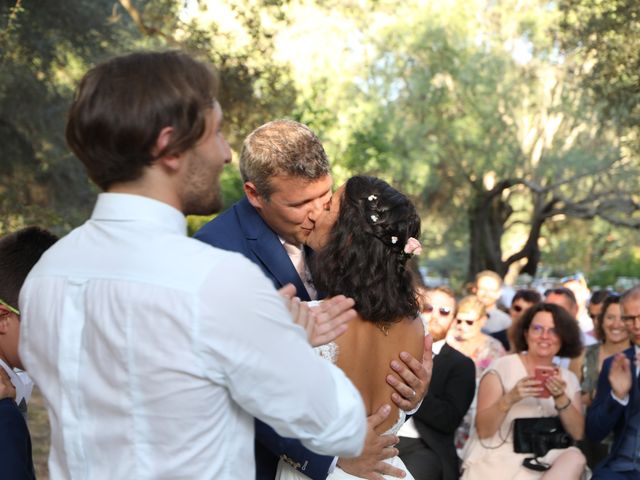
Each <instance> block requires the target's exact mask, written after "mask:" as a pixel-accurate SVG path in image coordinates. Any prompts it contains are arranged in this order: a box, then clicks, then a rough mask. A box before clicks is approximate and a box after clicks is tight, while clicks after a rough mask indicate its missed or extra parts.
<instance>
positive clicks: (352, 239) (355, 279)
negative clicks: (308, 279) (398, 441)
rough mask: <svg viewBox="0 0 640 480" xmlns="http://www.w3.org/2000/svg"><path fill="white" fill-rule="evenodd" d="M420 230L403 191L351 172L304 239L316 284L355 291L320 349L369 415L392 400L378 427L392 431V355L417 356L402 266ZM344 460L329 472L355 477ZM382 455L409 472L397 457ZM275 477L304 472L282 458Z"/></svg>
mask: <svg viewBox="0 0 640 480" xmlns="http://www.w3.org/2000/svg"><path fill="white" fill-rule="evenodd" d="M419 235H420V219H419V217H418V215H417V213H416V210H415V207H414V206H413V204H412V203H411V202H410V201H409V199H408V198H407V197H405V196H404V195H403V194H401V193H400V192H398V191H397V190H395V189H393V188H392V187H391V186H390V185H389V184H387V183H386V182H384V181H382V180H380V179H377V178H373V177H366V176H356V177H352V178H351V179H349V180H348V181H347V183H346V184H345V185H343V186H342V187H340V188H339V189H338V190H337V191H336V192H335V193H334V195H333V197H332V198H331V202H330V204H329V205H328V206H327V207H326V208H325V211H324V212H323V213H322V214H321V215H320V216H319V217H318V219H317V220H316V223H315V227H314V230H313V231H312V232H311V234H310V235H309V237H308V241H307V244H308V245H309V246H310V247H311V248H313V249H314V250H315V252H316V254H315V256H314V259H313V261H312V264H311V271H312V274H313V280H314V284H315V286H316V288H317V289H318V290H319V291H322V292H324V293H325V294H326V295H327V296H334V295H339V294H344V295H346V296H348V297H351V298H353V299H354V300H355V301H356V305H355V309H356V311H357V313H358V316H357V317H356V319H354V320H352V321H351V323H350V324H349V328H348V330H347V331H346V333H344V334H343V335H341V336H340V337H338V339H337V340H336V341H335V342H332V343H331V344H329V345H325V346H323V347H321V354H322V355H323V356H324V357H326V358H327V359H329V360H331V361H332V362H334V363H336V364H337V365H338V366H339V367H340V368H341V369H342V370H343V371H344V372H345V373H346V375H347V376H348V377H349V378H350V379H351V381H352V382H353V384H354V385H355V386H356V388H357V389H358V390H359V392H360V394H361V396H362V399H363V400H364V403H365V408H366V410H367V415H370V414H372V413H373V412H376V411H377V410H378V409H379V408H380V407H381V406H382V405H385V404H388V405H390V406H391V413H390V414H389V416H388V417H387V419H386V420H385V421H384V422H383V423H382V424H380V425H379V426H378V427H377V429H376V431H377V433H378V434H382V433H389V434H394V435H395V434H396V433H397V432H398V430H399V429H400V426H402V424H403V423H404V420H405V412H404V411H402V410H400V409H399V408H398V407H397V406H396V405H395V404H394V403H393V402H391V394H392V393H393V389H392V388H391V387H390V386H389V385H388V384H387V383H386V377H387V375H388V374H391V373H392V372H391V371H390V369H389V364H390V362H391V361H392V360H394V359H395V360H396V361H397V360H398V359H399V354H400V352H402V351H406V352H409V353H410V354H411V355H413V356H414V357H415V358H421V357H422V349H423V343H424V331H423V326H422V322H421V320H420V317H419V316H418V305H417V301H416V295H415V293H414V289H413V284H412V281H411V276H410V273H409V271H407V270H406V269H405V265H406V262H407V260H408V259H409V258H410V257H411V255H412V254H417V253H419V250H420V244H419V243H418V241H417V240H416V238H417V237H418V236H419ZM341 461H342V459H340V460H339V461H338V465H337V468H336V469H335V470H334V472H333V473H332V474H331V475H330V476H329V477H328V479H331V480H338V479H353V478H356V477H354V476H352V475H350V474H349V473H347V472H345V471H344V470H342V469H341V468H340V465H341ZM347 461H348V459H347ZM387 463H390V464H392V465H393V466H394V467H396V468H400V469H401V470H403V471H404V472H406V476H405V479H413V477H412V476H411V474H410V473H409V472H408V470H407V469H406V468H405V467H404V465H403V464H402V461H401V460H400V459H399V457H397V456H396V457H393V458H391V459H389V460H387ZM276 478H277V479H279V480H287V479H302V478H307V477H305V476H304V475H303V474H301V473H298V472H297V471H295V470H294V469H293V468H292V467H290V466H289V465H288V464H287V463H286V462H284V461H282V460H281V461H280V464H279V466H278V474H277V475H276ZM384 478H391V477H387V476H384Z"/></svg>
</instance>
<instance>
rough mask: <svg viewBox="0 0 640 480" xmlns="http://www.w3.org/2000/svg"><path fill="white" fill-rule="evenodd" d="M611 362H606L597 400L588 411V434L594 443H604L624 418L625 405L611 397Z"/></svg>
mask: <svg viewBox="0 0 640 480" xmlns="http://www.w3.org/2000/svg"><path fill="white" fill-rule="evenodd" d="M611 360H612V359H611V358H608V359H607V360H605V362H604V365H603V367H602V371H601V372H600V376H599V377H598V389H597V390H596V398H595V399H594V400H593V403H592V404H591V406H590V407H589V408H588V409H587V421H586V425H585V427H586V434H587V437H589V439H590V440H593V441H594V442H600V441H602V440H603V439H604V438H605V437H606V436H607V435H608V434H609V432H611V431H612V430H613V428H614V427H615V426H616V424H617V423H618V422H619V421H620V419H621V418H622V417H624V409H625V407H624V405H621V404H620V403H618V402H617V401H615V400H614V398H613V397H612V396H611V384H610V383H609V370H610V369H611Z"/></svg>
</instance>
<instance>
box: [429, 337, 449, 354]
mask: <svg viewBox="0 0 640 480" xmlns="http://www.w3.org/2000/svg"><path fill="white" fill-rule="evenodd" d="M446 341H447V339H446V338H443V339H442V340H438V341H437V342H433V344H432V345H431V352H433V356H434V357H435V356H436V355H438V354H440V350H442V347H444V344H445V343H446Z"/></svg>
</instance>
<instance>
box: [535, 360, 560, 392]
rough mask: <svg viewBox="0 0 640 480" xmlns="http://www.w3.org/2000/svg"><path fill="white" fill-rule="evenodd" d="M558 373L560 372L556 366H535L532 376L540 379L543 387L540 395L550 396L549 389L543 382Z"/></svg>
mask: <svg viewBox="0 0 640 480" xmlns="http://www.w3.org/2000/svg"><path fill="white" fill-rule="evenodd" d="M558 373H560V370H559V369H558V367H536V368H535V373H534V378H535V379H536V380H539V381H540V383H541V384H542V388H543V390H542V393H540V395H539V396H540V397H542V398H549V397H550V396H551V392H550V391H549V389H547V386H546V385H545V383H546V381H547V378H549V377H553V376H555V375H558Z"/></svg>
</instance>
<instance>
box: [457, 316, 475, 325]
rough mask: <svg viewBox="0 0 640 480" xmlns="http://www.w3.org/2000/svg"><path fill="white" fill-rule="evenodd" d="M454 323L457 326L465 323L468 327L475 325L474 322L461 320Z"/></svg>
mask: <svg viewBox="0 0 640 480" xmlns="http://www.w3.org/2000/svg"><path fill="white" fill-rule="evenodd" d="M456 322H457V323H458V325H460V324H462V323H466V324H467V325H468V326H471V325H473V324H474V323H476V321H475V320H463V319H461V318H456Z"/></svg>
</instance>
